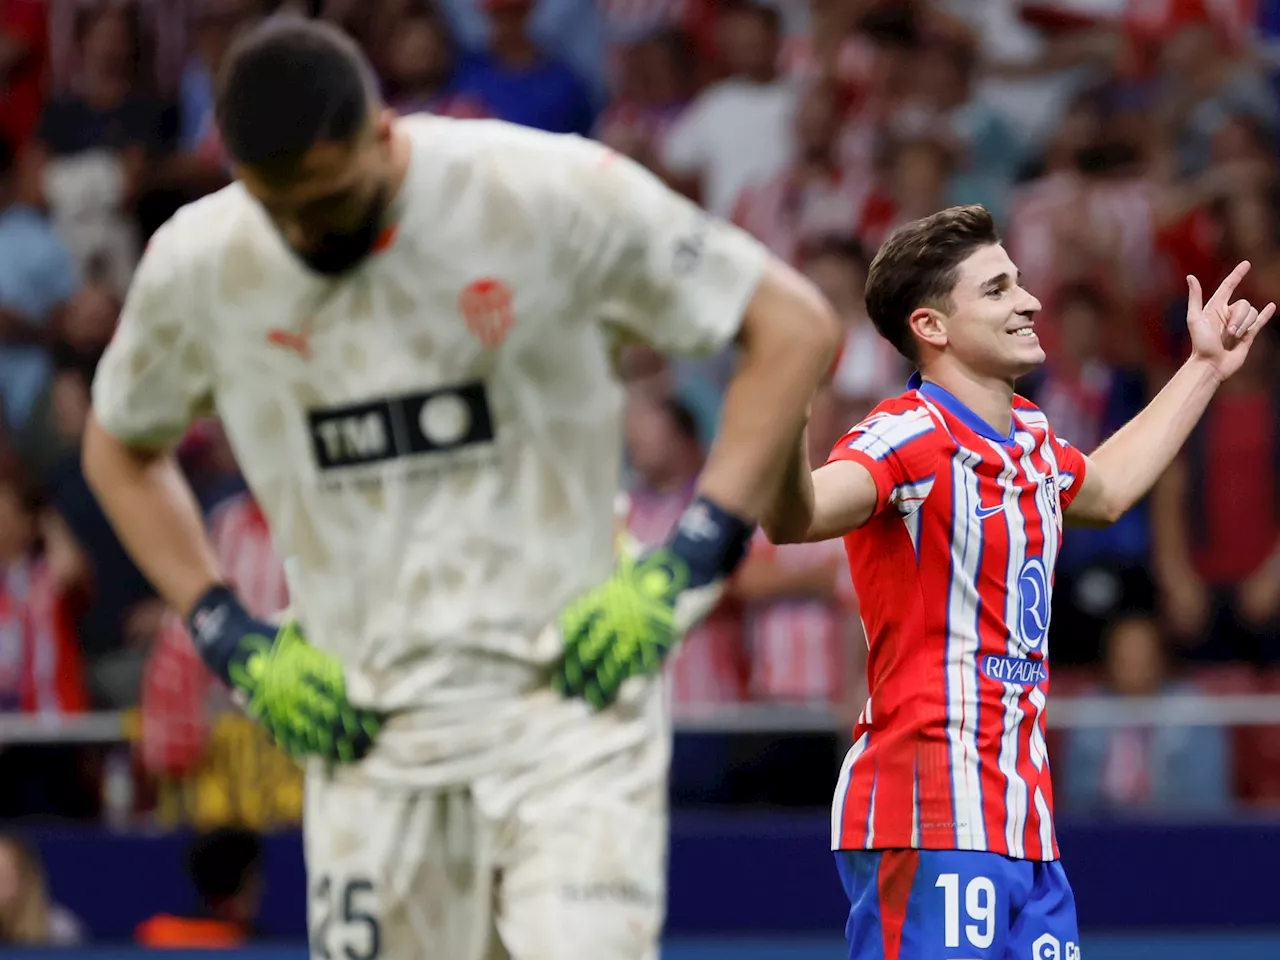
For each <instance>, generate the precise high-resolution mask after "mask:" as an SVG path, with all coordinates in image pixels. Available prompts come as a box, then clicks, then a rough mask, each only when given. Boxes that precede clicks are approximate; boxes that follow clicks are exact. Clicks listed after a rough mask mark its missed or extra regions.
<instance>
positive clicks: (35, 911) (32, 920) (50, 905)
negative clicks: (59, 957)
mask: <svg viewBox="0 0 1280 960" xmlns="http://www.w3.org/2000/svg"><path fill="white" fill-rule="evenodd" d="M84 939H85V937H84V930H83V927H82V925H81V923H80V921H79V920H78V919H77V918H76V917H75V915H74V914H72V913H71V912H70V911H69V910H67V909H66V908H65V907H63V906H60V905H59V904H57V903H54V902H53V901H52V900H50V899H49V891H48V888H47V887H46V885H45V878H44V867H43V866H42V865H41V863H40V857H39V854H37V853H36V851H35V848H33V847H32V846H30V845H29V844H27V843H26V842H25V841H23V840H19V839H18V838H17V837H15V836H13V835H3V836H0V944H5V945H8V946H9V947H16V946H24V947H70V946H75V945H76V944H79V943H82V942H83V941H84Z"/></svg>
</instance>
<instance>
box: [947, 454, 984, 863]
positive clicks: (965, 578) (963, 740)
mask: <svg viewBox="0 0 1280 960" xmlns="http://www.w3.org/2000/svg"><path fill="white" fill-rule="evenodd" d="M981 462H982V458H981V457H980V456H978V455H977V454H976V453H973V452H971V451H968V450H965V449H964V448H963V447H960V448H958V449H957V450H956V453H955V454H954V455H953V456H952V458H951V484H952V489H953V490H954V498H953V502H952V506H951V512H952V520H951V524H952V527H951V566H952V569H953V575H952V577H951V586H950V588H949V592H950V596H948V598H947V624H948V626H947V660H946V663H947V737H948V739H949V740H950V744H949V750H950V754H951V756H950V766H951V790H952V795H953V803H954V810H955V824H956V826H955V831H956V849H958V850H984V849H986V824H985V822H984V820H983V816H982V780H981V775H980V767H979V763H978V739H977V732H978V647H979V637H978V616H979V609H980V608H979V604H978V588H977V576H978V567H979V565H980V564H981V562H982V524H981V521H980V520H979V519H978V516H977V513H976V510H977V507H978V504H979V502H980V501H979V498H978V474H977V471H976V467H977V466H978V464H979V463H981Z"/></svg>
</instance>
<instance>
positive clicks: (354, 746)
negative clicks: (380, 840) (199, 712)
mask: <svg viewBox="0 0 1280 960" xmlns="http://www.w3.org/2000/svg"><path fill="white" fill-rule="evenodd" d="M190 627H191V636H192V637H193V638H194V639H195V641H196V648H197V649H198V650H199V651H200V655H201V657H202V658H203V659H204V662H205V664H206V665H208V667H209V669H210V670H212V671H213V672H214V674H215V675H216V676H218V677H219V678H220V679H221V680H222V682H223V683H225V684H226V685H227V686H228V687H229V688H230V689H231V691H232V694H233V696H234V698H235V700H236V701H237V703H238V704H239V705H240V706H241V707H242V708H243V709H244V711H245V712H246V713H247V714H249V716H250V717H252V718H253V719H254V720H256V721H258V722H259V723H261V724H262V726H263V727H265V728H266V730H267V732H268V733H269V734H270V735H271V737H272V739H274V740H275V742H276V744H277V745H279V747H280V748H281V749H282V750H283V751H284V752H285V753H287V754H289V755H290V756H291V757H293V758H294V759H296V760H302V759H305V758H306V757H321V758H323V759H325V760H329V761H332V762H335V763H352V762H355V761H357V760H360V759H361V758H362V757H364V756H365V754H367V753H368V752H369V750H370V749H371V748H372V746H373V744H374V741H375V740H376V738H377V736H378V733H379V731H380V730H381V727H382V719H383V718H382V716H381V715H380V714H378V713H375V712H373V711H370V710H364V709H362V708H360V707H356V706H353V705H352V703H351V702H350V701H349V700H348V699H347V681H346V675H345V673H344V671H343V668H342V664H341V663H339V662H338V660H337V658H335V657H333V656H332V655H330V654H328V653H324V652H323V651H320V650H317V649H316V648H315V647H313V646H311V645H310V644H309V643H307V641H306V638H305V637H304V636H303V634H302V629H301V627H300V626H299V625H298V623H297V621H296V620H288V621H287V622H286V623H285V624H284V625H283V626H281V627H279V628H276V627H274V626H272V625H271V624H269V623H265V622H263V621H261V620H258V619H256V618H255V617H252V616H251V615H250V614H249V613H248V611H246V610H245V609H244V607H243V606H241V604H240V602H239V600H237V599H236V597H235V594H233V593H232V592H231V591H230V590H229V589H227V588H226V587H224V586H215V587H213V588H211V589H210V590H209V591H208V592H207V593H206V594H205V595H204V596H203V597H202V598H201V599H200V602H199V603H197V604H196V606H195V609H194V610H193V611H192V614H191V616H190Z"/></svg>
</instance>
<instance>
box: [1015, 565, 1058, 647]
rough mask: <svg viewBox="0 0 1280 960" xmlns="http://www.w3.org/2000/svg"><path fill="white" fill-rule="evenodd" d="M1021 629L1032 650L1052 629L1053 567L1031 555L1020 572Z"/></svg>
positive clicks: (1019, 618)
mask: <svg viewBox="0 0 1280 960" xmlns="http://www.w3.org/2000/svg"><path fill="white" fill-rule="evenodd" d="M1017 590H1018V606H1019V615H1018V632H1019V634H1020V635H1021V638H1022V643H1023V645H1024V646H1025V647H1026V648H1027V649H1028V650H1038V649H1040V645H1041V644H1042V643H1044V638H1045V636H1047V635H1048V633H1049V596H1050V595H1049V571H1048V570H1046V569H1045V566H1044V561H1043V560H1041V559H1040V558H1039V557H1028V558H1027V560H1026V562H1025V563H1024V564H1023V565H1022V570H1021V572H1020V573H1019V574H1018V584H1017Z"/></svg>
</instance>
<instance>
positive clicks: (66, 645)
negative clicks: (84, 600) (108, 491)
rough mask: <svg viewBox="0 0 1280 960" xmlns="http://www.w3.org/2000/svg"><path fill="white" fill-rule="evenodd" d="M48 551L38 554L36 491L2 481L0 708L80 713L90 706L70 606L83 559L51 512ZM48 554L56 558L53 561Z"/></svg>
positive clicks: (16, 483)
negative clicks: (72, 546)
mask: <svg viewBox="0 0 1280 960" xmlns="http://www.w3.org/2000/svg"><path fill="white" fill-rule="evenodd" d="M44 531H45V532H46V533H47V534H49V535H50V537H51V538H52V539H53V542H52V543H50V544H49V553H50V555H51V557H50V556H42V555H41V554H40V552H39V551H38V549H37V547H38V542H39V537H40V534H41V518H40V511H39V505H38V502H37V500H36V498H35V496H34V495H33V494H31V493H29V492H28V491H26V490H25V489H24V487H23V485H22V483H21V482H20V481H18V480H16V479H14V478H12V477H10V478H6V479H0V708H2V709H5V710H22V711H25V712H27V713H53V714H57V713H78V712H80V711H83V710H84V709H85V707H86V706H87V700H88V698H87V696H86V695H85V690H84V676H83V672H82V666H81V663H80V653H79V649H78V647H79V645H78V642H77V639H76V636H75V633H74V631H73V629H72V624H71V622H70V618H69V616H68V610H67V604H68V603H69V602H70V599H71V597H70V594H71V592H72V591H73V590H74V589H75V587H76V583H75V579H76V575H77V573H78V572H79V568H78V566H77V562H78V557H77V555H76V554H75V553H74V552H71V553H64V552H60V551H63V550H64V549H65V548H67V547H70V546H71V544H69V543H68V542H66V541H65V540H63V539H59V538H62V537H63V536H64V535H65V529H64V528H62V527H61V526H60V525H59V524H58V523H57V520H56V519H55V518H53V517H50V518H49V519H48V520H47V521H46V522H45V524H44ZM50 558H52V559H53V560H54V561H55V562H54V563H50V562H49V561H50Z"/></svg>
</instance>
